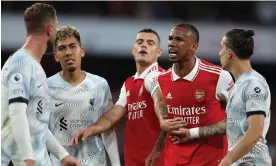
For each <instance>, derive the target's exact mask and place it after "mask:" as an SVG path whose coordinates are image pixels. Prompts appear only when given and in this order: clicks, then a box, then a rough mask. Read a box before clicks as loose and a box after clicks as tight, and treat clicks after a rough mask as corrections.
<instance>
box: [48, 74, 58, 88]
mask: <svg viewBox="0 0 276 166" xmlns="http://www.w3.org/2000/svg"><path fill="white" fill-rule="evenodd" d="M59 77H60V75H59V72H58V73H56V74H54V75H52V76H50V77H48V78H47V81H46V82H47V84H48V86H51V85H53V84H54V85H56V84H57V83H58V82H59Z"/></svg>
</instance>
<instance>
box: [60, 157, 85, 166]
mask: <svg viewBox="0 0 276 166" xmlns="http://www.w3.org/2000/svg"><path fill="white" fill-rule="evenodd" d="M61 163H62V166H81V164H80V162H79V161H78V160H77V159H76V158H74V157H72V156H67V157H65V158H64V159H62V160H61Z"/></svg>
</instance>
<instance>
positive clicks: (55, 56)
mask: <svg viewBox="0 0 276 166" xmlns="http://www.w3.org/2000/svg"><path fill="white" fill-rule="evenodd" d="M54 58H55V60H56V62H59V59H58V57H57V52H56V51H55V52H54Z"/></svg>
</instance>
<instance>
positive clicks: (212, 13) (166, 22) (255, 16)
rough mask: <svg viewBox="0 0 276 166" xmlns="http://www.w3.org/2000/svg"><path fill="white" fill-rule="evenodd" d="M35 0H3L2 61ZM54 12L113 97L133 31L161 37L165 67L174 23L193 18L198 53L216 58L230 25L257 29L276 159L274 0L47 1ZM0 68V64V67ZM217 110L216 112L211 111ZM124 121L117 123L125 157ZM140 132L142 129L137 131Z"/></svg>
mask: <svg viewBox="0 0 276 166" xmlns="http://www.w3.org/2000/svg"><path fill="white" fill-rule="evenodd" d="M33 3H34V2H12V1H10V2H8V1H5V2H3V1H2V2H1V4H2V7H1V14H2V20H1V35H2V37H1V45H2V49H1V66H3V64H4V62H5V61H6V60H7V58H8V57H9V55H10V54H11V53H12V52H14V51H16V49H18V48H19V47H21V46H22V44H23V42H24V39H25V30H24V23H23V12H24V9H25V8H26V7H28V6H30V5H31V4H33ZM47 3H49V4H52V5H53V6H54V7H55V8H56V10H57V13H58V19H59V23H60V24H59V26H61V25H73V26H76V27H77V28H78V29H79V30H80V33H81V37H82V44H83V46H84V47H85V49H86V56H85V58H84V59H83V62H82V65H83V69H84V70H86V71H88V72H91V73H94V74H97V75H100V76H102V77H104V78H106V79H107V81H108V82H109V85H110V87H111V91H112V94H113V100H114V102H116V101H117V99H118V96H119V92H120V88H121V86H122V84H123V82H124V80H125V79H126V78H127V77H129V76H131V75H133V74H134V73H135V63H134V60H133V56H132V55H131V48H132V46H133V44H134V42H135V37H136V33H137V32H138V31H139V30H141V29H143V28H153V29H155V30H156V31H157V32H158V33H159V34H160V37H161V46H162V48H163V55H162V57H161V59H160V61H159V63H160V65H161V66H162V67H164V68H165V69H168V68H169V67H170V66H171V63H170V62H169V61H168V59H167V38H168V34H169V31H170V30H171V28H173V26H174V25H176V24H178V23H191V24H194V25H195V26H196V27H197V28H198V29H199V32H200V38H201V39H200V43H199V51H198V53H197V56H199V57H201V58H204V59H206V60H209V61H211V62H213V63H216V64H219V57H218V52H219V49H220V40H221V38H222V37H223V35H224V33H225V32H226V31H228V30H230V29H232V28H251V29H253V30H255V32H256V36H255V37H254V38H255V52H254V55H253V63H252V64H253V67H254V68H255V69H256V70H257V71H259V72H260V73H261V74H263V76H265V77H266V79H267V82H268V84H269V86H270V88H271V93H272V107H271V112H272V119H271V124H270V129H269V131H268V134H267V140H268V145H269V149H270V153H271V156H272V158H273V161H274V162H276V132H275V131H276V117H275V116H274V111H275V108H276V104H275V103H276V98H275V95H274V94H275V93H276V86H275V84H276V79H275V75H276V72H275V71H276V70H275V69H276V65H275V64H276V55H275V52H274V50H275V46H276V45H275V43H276V31H275V29H276V2H142V1H140V2H134V1H129V2H119V1H117V2H115V1H110V2H107V1H104V2H73V1H72V2H53V1H51V2H47ZM42 66H43V68H44V69H45V71H46V74H47V76H52V75H53V74H55V73H56V72H58V71H59V70H60V66H59V64H57V63H56V62H55V61H54V58H53V56H52V47H51V46H49V48H48V50H47V53H46V55H45V56H44V57H43V59H42ZM1 68H2V67H1ZM214 116H215V115H214ZM123 130H124V121H122V122H121V123H119V124H118V125H117V126H116V131H117V136H118V141H119V149H120V155H121V159H122V163H123V142H124V140H123ZM141 134H143V133H141Z"/></svg>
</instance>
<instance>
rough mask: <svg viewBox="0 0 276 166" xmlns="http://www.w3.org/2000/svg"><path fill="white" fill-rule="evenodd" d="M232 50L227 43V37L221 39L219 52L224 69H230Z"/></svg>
mask: <svg viewBox="0 0 276 166" xmlns="http://www.w3.org/2000/svg"><path fill="white" fill-rule="evenodd" d="M231 53H232V51H231V50H230V49H229V48H228V47H227V45H226V39H225V37H224V38H223V39H222V41H221V49H220V52H219V56H220V63H221V66H222V68H223V69H225V70H229V68H230V66H231V57H232V55H231Z"/></svg>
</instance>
